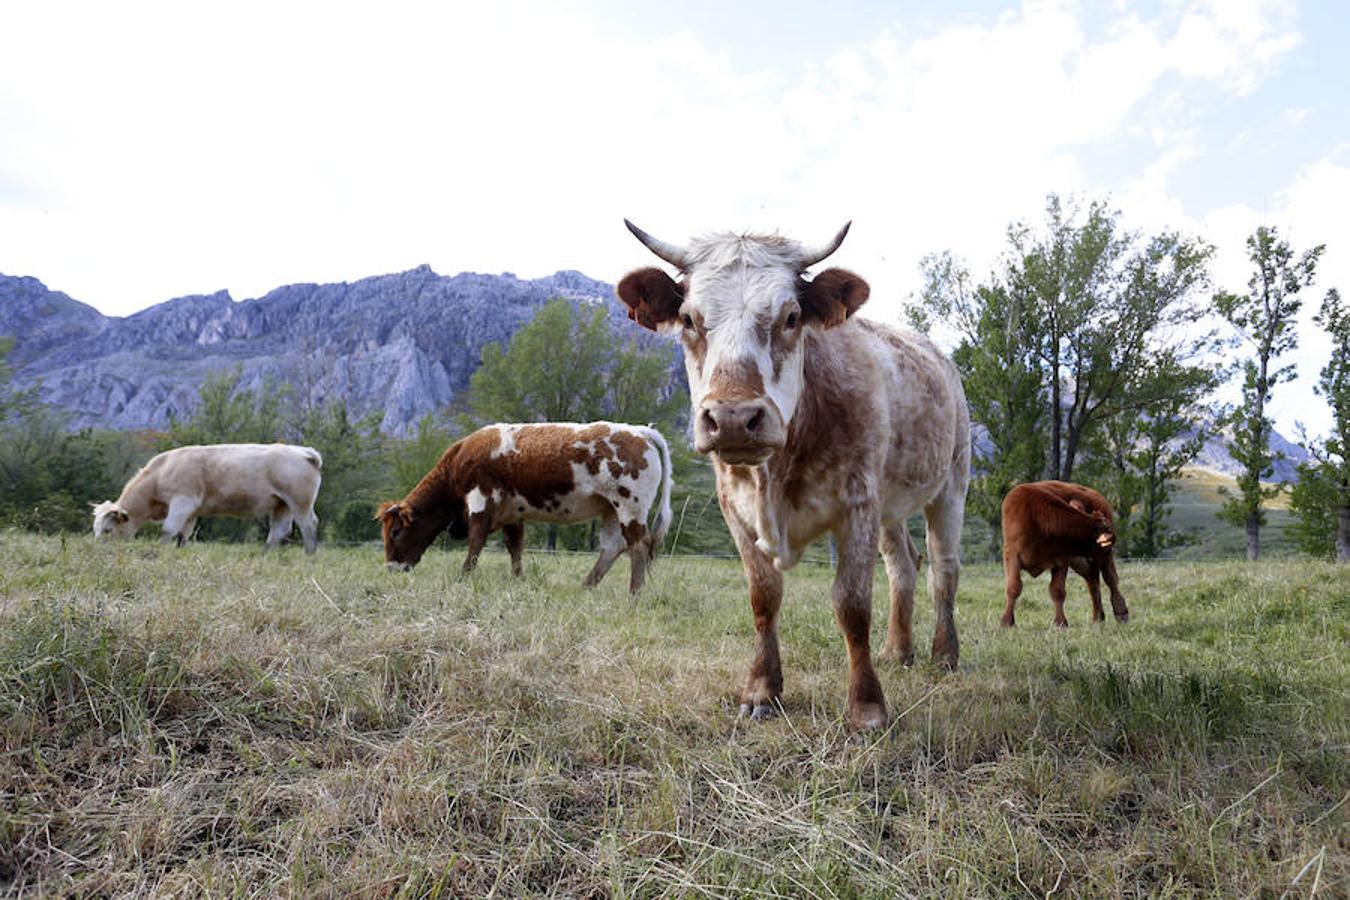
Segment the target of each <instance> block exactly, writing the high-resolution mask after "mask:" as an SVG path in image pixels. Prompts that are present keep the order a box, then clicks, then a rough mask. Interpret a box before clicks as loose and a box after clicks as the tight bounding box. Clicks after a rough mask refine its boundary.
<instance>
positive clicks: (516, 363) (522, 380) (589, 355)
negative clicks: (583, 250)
mask: <svg viewBox="0 0 1350 900" xmlns="http://www.w3.org/2000/svg"><path fill="white" fill-rule="evenodd" d="M612 355H613V345H612V341H611V338H610V334H609V323H608V320H607V317H606V314H605V309H604V307H603V306H599V305H597V306H595V307H594V308H592V309H591V310H589V311H586V310H581V309H578V308H577V307H576V306H574V305H573V304H572V303H571V302H570V301H568V300H566V299H563V298H558V299H556V300H551V301H549V302H548V303H547V304H545V305H544V306H543V307H541V308H540V309H539V311H538V312H537V313H535V315H534V318H532V319H531V320H530V321H529V322H528V323H527V324H526V325H525V326H524V327H522V328H521V329H520V330H518V331H517V332H516V333H515V335H514V336H512V338H511V342H510V344H509V345H508V346H507V348H506V349H505V350H503V349H502V347H501V345H500V344H498V343H496V342H493V343H490V344H488V345H487V346H485V347H484V348H483V357H482V359H483V364H482V365H481V366H480V367H479V368H478V371H476V372H474V373H473V375H472V376H471V377H470V379H469V396H468V403H469V408H470V410H471V412H472V414H473V416H474V417H475V418H476V419H477V420H478V421H480V422H492V421H514V422H570V421H584V420H587V419H595V418H599V416H600V415H602V414H603V408H604V397H605V380H604V378H603V374H604V372H605V369H606V367H607V365H608V363H609V362H610V360H611V358H612Z"/></svg>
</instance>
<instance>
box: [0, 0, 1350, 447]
mask: <svg viewBox="0 0 1350 900" xmlns="http://www.w3.org/2000/svg"><path fill="white" fill-rule="evenodd" d="M0 34H3V35H5V38H4V40H3V52H2V53H0V272H3V273H5V274H8V275H31V276H34V277H36V278H39V279H41V280H42V281H43V282H44V283H45V284H46V285H47V286H48V287H50V288H52V289H55V290H60V291H64V292H66V293H67V294H69V295H71V296H72V297H74V298H76V299H77V300H81V301H83V302H85V303H89V304H91V305H93V306H94V307H96V308H98V309H99V310H101V311H102V312H104V313H107V314H109V315H126V314H129V313H131V312H134V311H136V310H139V309H142V308H144V307H147V306H150V305H152V304H154V303H158V302H162V301H164V300H167V299H170V298H172V297H177V296H182V295H185V294H200V293H210V292H213V291H216V290H221V289H225V290H228V291H230V293H231V294H232V295H233V296H234V297H235V299H245V298H250V297H256V296H260V295H262V294H264V293H266V292H267V291H268V290H270V289H272V288H274V287H277V286H279V285H282V284H288V283H294V282H331V281H352V280H356V279H359V278H363V277H367V276H370V275H376V274H383V273H387V272H395V271H402V270H405V269H410V268H413V267H415V266H417V265H420V264H423V263H428V264H430V265H431V266H432V267H433V268H434V269H435V270H436V271H438V272H441V273H445V274H453V273H457V272H460V271H477V272H488V273H498V272H513V273H515V274H517V275H518V276H520V277H522V278H528V277H538V276H542V275H547V274H550V273H552V272H554V271H557V270H559V269H577V270H580V271H582V272H584V273H585V274H587V275H589V276H591V277H594V278H599V279H603V280H607V281H611V282H613V281H617V280H618V279H619V278H620V277H621V276H622V275H623V274H624V273H625V272H626V271H628V270H629V269H632V268H634V267H637V266H643V265H649V264H651V263H652V262H653V258H652V257H651V256H650V255H649V254H648V253H647V251H645V250H644V249H643V248H642V247H641V246H640V245H639V244H638V243H637V242H636V241H634V240H633V239H632V237H631V236H630V235H629V234H628V232H627V231H626V230H625V229H624V227H623V218H624V217H628V218H631V219H633V220H634V221H635V222H637V223H638V224H639V225H641V226H642V227H643V228H644V229H646V230H647V231H649V232H651V233H653V234H655V235H657V236H659V237H662V238H664V239H666V240H669V241H674V242H681V241H683V240H685V239H686V238H687V237H689V236H691V235H695V234H703V233H706V232H709V231H724V230H734V231H745V230H765V231H778V232H780V233H782V234H785V235H788V236H790V237H794V238H797V239H799V240H802V241H803V242H806V243H816V242H820V241H823V240H826V239H827V238H828V237H830V236H831V235H833V234H834V232H835V231H836V230H837V229H838V228H839V226H840V225H842V224H843V223H844V222H845V221H849V220H851V221H852V222H853V228H852V230H851V231H850V234H849V237H848V239H847V240H846V241H845V243H844V246H843V248H842V249H841V250H840V251H839V252H838V253H837V254H836V255H835V257H834V258H833V259H832V260H831V262H832V263H833V264H837V265H841V266H845V267H847V268H850V269H853V270H854V271H856V272H858V273H860V274H861V275H863V276H864V277H865V278H866V279H867V280H868V281H869V283H870V284H871V286H872V299H871V301H870V302H869V304H868V305H867V307H865V308H864V312H865V313H866V314H867V315H869V316H870V317H872V318H876V319H879V320H882V321H890V322H896V323H899V322H901V321H902V320H903V313H904V309H905V306H906V304H907V302H908V301H909V300H910V299H911V298H912V296H913V295H914V293H915V292H916V291H917V290H918V289H919V287H920V269H919V261H920V260H921V259H922V258H923V257H924V256H925V255H927V254H930V253H936V252H940V251H944V250H946V251H951V252H952V253H954V254H956V255H957V256H958V257H960V258H962V259H963V260H965V262H966V263H967V264H968V266H969V268H970V269H971V271H972V272H973V273H974V274H975V275H976V277H981V276H982V275H983V274H985V273H988V272H989V271H991V270H992V269H993V267H994V266H995V265H996V264H997V262H998V257H999V254H1000V252H1002V251H1003V249H1004V248H1005V246H1006V232H1007V228H1008V226H1009V225H1010V224H1012V223H1014V222H1018V221H1025V222H1029V223H1032V224H1034V223H1036V222H1039V221H1041V219H1042V213H1043V209H1044V206H1045V199H1046V196H1047V194H1049V193H1051V192H1055V193H1059V194H1061V195H1065V196H1076V197H1080V198H1082V199H1084V200H1091V199H1098V198H1105V199H1107V200H1108V201H1109V202H1110V203H1111V204H1112V205H1113V206H1115V207H1116V208H1118V209H1119V210H1120V212H1121V221H1122V224H1124V225H1125V226H1126V227H1129V228H1132V229H1139V230H1140V231H1141V232H1143V233H1145V234H1148V233H1156V232H1158V231H1161V230H1164V229H1166V230H1177V231H1180V232H1182V233H1184V234H1188V235H1195V236H1198V237H1201V238H1203V239H1205V240H1207V241H1208V242H1210V243H1211V244H1213V245H1214V246H1215V248H1216V255H1215V259H1214V264H1213V266H1212V274H1213V280H1214V284H1215V287H1222V288H1226V289H1229V290H1234V291H1244V290H1245V285H1246V281H1247V279H1248V277H1249V263H1248V261H1247V259H1246V256H1245V248H1244V240H1245V238H1246V236H1247V235H1249V234H1250V233H1251V232H1252V230H1253V229H1255V228H1256V227H1257V226H1258V225H1262V224H1266V225H1273V226H1275V227H1277V228H1278V229H1279V230H1280V232H1281V234H1282V235H1283V236H1284V237H1285V238H1286V239H1288V240H1289V241H1290V242H1291V243H1292V244H1293V246H1294V247H1295V249H1298V250H1302V249H1306V248H1307V247H1310V246H1312V245H1314V244H1318V243H1325V244H1326V245H1327V249H1326V253H1325V255H1324V257H1323V259H1322V263H1321V266H1320V270H1319V271H1320V275H1319V279H1318V283H1317V286H1316V287H1315V288H1313V289H1312V290H1310V291H1308V292H1306V293H1305V297H1304V313H1303V317H1302V327H1301V329H1300V330H1301V343H1300V349H1299V350H1298V352H1297V353H1296V354H1294V355H1293V356H1292V357H1291V361H1292V362H1295V363H1296V364H1297V365H1298V367H1299V376H1300V377H1299V379H1298V381H1297V382H1295V383H1294V384H1292V385H1288V386H1285V387H1281V388H1279V389H1277V392H1276V394H1275V402H1274V413H1275V418H1276V422H1277V426H1278V427H1279V428H1280V429H1281V431H1283V432H1285V433H1286V434H1287V435H1290V436H1293V435H1294V434H1295V427H1296V423H1298V422H1301V423H1304V424H1305V425H1306V426H1307V428H1308V430H1309V431H1310V432H1311V433H1313V434H1319V433H1324V432H1325V431H1326V429H1327V428H1328V427H1329V426H1330V414H1329V411H1328V410H1327V409H1326V404H1325V402H1323V401H1322V400H1321V399H1320V398H1318V397H1316V396H1315V395H1314V394H1313V392H1312V386H1313V384H1314V382H1315V380H1316V373H1317V370H1318V369H1319V368H1320V367H1321V366H1322V365H1323V364H1324V363H1325V362H1326V359H1327V356H1328V353H1329V342H1328V341H1327V340H1326V338H1325V336H1324V335H1322V334H1320V332H1319V331H1318V330H1317V329H1316V327H1315V326H1314V325H1313V324H1312V322H1311V316H1312V314H1313V313H1314V312H1315V311H1316V309H1317V306H1318V305H1319V304H1320V302H1321V298H1322V295H1323V293H1324V292H1325V289H1326V288H1328V287H1331V286H1339V287H1340V288H1341V290H1342V291H1350V232H1348V229H1347V224H1346V222H1347V215H1350V53H1347V52H1346V48H1347V47H1348V46H1350V40H1348V39H1350V9H1346V7H1345V6H1344V4H1342V3H1340V2H1334V0H1324V2H1301V3H1300V2H1288V0H1273V2H1264V0H1212V2H1203V0H1199V2H1180V0H1159V2H1153V3H1127V2H1122V0H1102V2H1086V0H1085V2H1070V0H1058V2H1053V0H1045V2H1023V3H1013V2H1005V3H995V2H970V3H958V2H939V0H903V2H863V3H848V2H836V3H831V4H816V3H806V2H802V0H772V2H764V0H742V2H729V0H684V2H681V3H670V2H659V3H656V2H654V3H646V2H638V0H578V2H553V3H523V2H501V3H481V2H476V3H462V4H461V3H431V4H413V3H400V2H385V3H380V4H348V3H342V2H323V3H302V2H293V3H276V2H267V3H252V2H231V3H228V4H225V3H220V4H187V3H181V2H175V3H164V4H151V3H139V2H127V3H118V4H110V3H88V4H84V3H66V2H44V3H11V4H4V5H0ZM1234 352H1235V353H1238V352H1241V351H1240V350H1239V351H1234Z"/></svg>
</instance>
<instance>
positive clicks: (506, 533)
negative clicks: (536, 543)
mask: <svg viewBox="0 0 1350 900" xmlns="http://www.w3.org/2000/svg"><path fill="white" fill-rule="evenodd" d="M502 543H504V544H506V552H507V553H509V554H510V555H511V574H512V575H515V576H516V577H517V578H519V577H520V576H521V575H523V574H524V573H525V570H524V567H523V566H522V564H521V553H522V552H523V551H524V548H525V525H524V524H523V523H521V522H515V523H512V524H510V525H503V526H502Z"/></svg>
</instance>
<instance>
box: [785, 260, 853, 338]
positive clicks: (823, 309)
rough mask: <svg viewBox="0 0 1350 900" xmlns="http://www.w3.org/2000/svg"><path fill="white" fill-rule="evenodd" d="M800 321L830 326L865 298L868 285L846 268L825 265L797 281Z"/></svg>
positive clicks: (850, 313) (845, 315) (836, 323)
mask: <svg viewBox="0 0 1350 900" xmlns="http://www.w3.org/2000/svg"><path fill="white" fill-rule="evenodd" d="M801 285H802V288H801V291H800V294H801V296H800V297H799V298H798V302H799V303H800V304H801V307H802V321H803V322H804V323H805V324H807V325H812V324H815V325H822V326H824V327H826V328H832V327H834V326H835V325H838V324H840V323H841V322H843V321H844V320H845V319H847V318H848V317H849V316H851V315H853V314H854V313H855V312H857V311H858V307H860V306H862V305H863V304H864V303H866V302H867V295H868V293H870V291H871V288H869V287H868V286H867V282H865V281H863V280H862V279H861V278H859V277H858V276H857V275H854V274H853V273H852V272H849V271H848V270H846V269H826V270H825V271H824V272H821V273H820V274H819V275H817V276H816V277H815V278H813V279H811V280H810V281H805V280H803V281H802V282H801Z"/></svg>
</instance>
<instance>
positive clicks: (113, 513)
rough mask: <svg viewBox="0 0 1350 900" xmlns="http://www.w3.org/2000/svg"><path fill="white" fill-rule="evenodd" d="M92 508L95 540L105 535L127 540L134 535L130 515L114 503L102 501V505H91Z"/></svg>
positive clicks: (133, 526)
mask: <svg viewBox="0 0 1350 900" xmlns="http://www.w3.org/2000/svg"><path fill="white" fill-rule="evenodd" d="M93 507H94V537H95V538H101V537H103V536H104V535H105V534H110V535H112V536H113V537H119V538H129V537H132V536H134V535H135V534H136V525H135V524H133V523H132V521H131V514H130V513H128V512H127V511H126V510H125V509H123V508H122V507H120V506H118V505H117V504H116V503H115V502H114V501H112V500H104V501H103V502H102V503H95V504H93Z"/></svg>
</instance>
